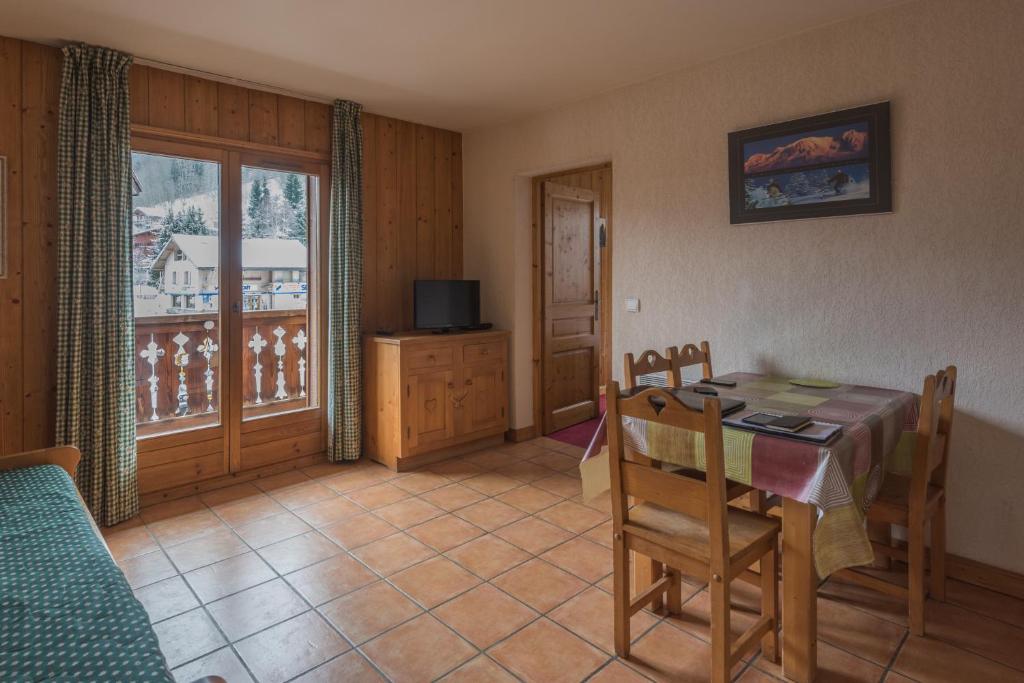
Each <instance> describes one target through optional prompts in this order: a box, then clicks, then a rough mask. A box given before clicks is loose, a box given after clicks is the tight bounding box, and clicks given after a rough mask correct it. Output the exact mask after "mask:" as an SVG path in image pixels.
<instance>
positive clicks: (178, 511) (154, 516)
mask: <svg viewBox="0 0 1024 683" xmlns="http://www.w3.org/2000/svg"><path fill="white" fill-rule="evenodd" d="M205 509H206V503H204V502H203V501H201V500H200V499H199V498H198V497H197V496H189V497H188V498H178V499H177V500H169V501H167V502H166V503H157V504H156V505H149V506H147V507H144V508H142V510H141V511H140V512H139V519H141V520H142V521H143V522H144V523H146V524H154V523H156V522H159V521H161V520H164V519H169V518H171V517H181V516H183V515H187V514H189V513H191V512H198V511H200V510H205Z"/></svg>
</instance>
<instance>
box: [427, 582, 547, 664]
mask: <svg viewBox="0 0 1024 683" xmlns="http://www.w3.org/2000/svg"><path fill="white" fill-rule="evenodd" d="M433 615H434V616H435V617H437V618H438V619H440V620H441V621H443V622H444V623H446V624H448V625H449V626H451V627H452V628H453V629H455V630H456V631H458V632H459V634H461V635H462V637H463V638H465V639H466V640H468V641H469V642H471V643H473V644H474V645H476V646H477V647H478V648H480V649H481V650H486V649H487V648H489V647H490V646H491V645H494V644H495V643H496V642H498V641H499V640H501V639H502V638H504V637H505V636H507V635H509V634H510V633H512V632H513V631H515V630H517V629H519V628H521V627H523V626H525V625H526V624H528V623H530V622H531V621H533V620H534V619H536V618H537V617H538V616H539V615H538V614H537V612H535V611H533V610H532V609H530V608H529V607H527V606H526V605H524V604H522V603H521V602H518V601H517V600H514V599H513V598H511V597H509V596H508V595H507V594H506V593H503V592H501V591H500V590H498V589H497V588H495V587H493V586H491V585H490V584H486V583H485V584H482V585H479V586H477V587H476V588H474V589H473V590H471V591H468V592H466V593H463V594H462V595H460V596H459V597H457V598H455V599H454V600H450V601H448V602H446V603H445V604H443V605H441V606H440V607H438V608H436V609H434V611H433Z"/></svg>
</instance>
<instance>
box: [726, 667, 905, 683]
mask: <svg viewBox="0 0 1024 683" xmlns="http://www.w3.org/2000/svg"><path fill="white" fill-rule="evenodd" d="M779 680H780V679H778V678H776V677H775V676H769V675H768V674H766V673H765V672H763V671H761V670H760V669H755V668H754V667H752V666H751V667H749V668H748V669H747V670H746V671H744V672H743V675H742V676H740V677H739V678H737V679H736V683H778V681H779ZM885 680H886V681H888V680H889V679H888V678H886V679H885ZM908 680H909V679H908Z"/></svg>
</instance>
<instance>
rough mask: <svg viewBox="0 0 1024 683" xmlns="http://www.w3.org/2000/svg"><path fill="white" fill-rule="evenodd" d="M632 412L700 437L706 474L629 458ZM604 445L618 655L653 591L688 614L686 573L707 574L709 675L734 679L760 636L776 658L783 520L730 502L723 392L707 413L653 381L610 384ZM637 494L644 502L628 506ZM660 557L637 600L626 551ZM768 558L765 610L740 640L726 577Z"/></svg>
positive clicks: (736, 575) (708, 401) (626, 652)
mask: <svg viewBox="0 0 1024 683" xmlns="http://www.w3.org/2000/svg"><path fill="white" fill-rule="evenodd" d="M623 417H634V418H639V419H642V420H648V421H650V422H656V423H660V424H664V425H669V426H672V427H677V428H682V429H689V430H692V431H696V432H702V433H703V434H704V452H705V455H706V460H707V481H706V482H701V481H697V480H694V479H691V478H689V477H684V476H680V475H678V474H674V473H671V472H666V471H662V470H659V469H655V468H653V467H648V466H644V465H642V464H639V463H635V462H631V461H629V460H627V459H626V457H625V455H626V454H625V448H624V446H623V440H622V418H623ZM608 444H609V458H608V460H609V463H610V467H611V495H612V524H613V554H614V587H615V588H614V590H615V600H614V602H615V616H614V618H615V652H616V653H617V654H618V655H620V656H622V657H628V656H629V645H630V623H629V622H630V617H632V615H634V614H636V613H637V612H638V611H640V610H641V609H643V608H644V606H646V605H647V604H648V603H649V602H651V601H652V599H654V598H655V597H660V596H661V595H662V594H664V595H666V597H667V599H668V606H669V611H671V612H675V613H679V612H681V611H682V599H681V587H680V573H679V570H681V571H684V572H686V573H687V574H689V575H693V576H701V577H705V578H706V579H707V581H708V591H709V592H710V594H711V653H712V664H711V672H712V676H711V678H712V681H715V682H716V683H717V682H724V681H728V680H729V673H730V670H731V668H732V666H733V665H734V664H735V663H736V662H738V661H740V659H741V658H742V657H743V656H745V655H746V654H747V653H748V652H751V651H753V650H754V649H755V648H756V647H757V645H758V641H759V640H760V645H761V650H762V652H763V654H764V656H765V657H766V658H767V659H769V660H771V661H773V662H777V661H778V658H779V648H778V628H779V599H778V582H777V581H776V571H777V567H778V563H779V543H778V542H779V530H780V524H779V521H778V520H776V519H774V518H771V517H766V516H763V515H759V514H756V513H753V512H747V511H746V510H737V509H735V508H730V507H728V505H727V504H726V480H725V456H724V447H723V443H722V410H721V403H720V402H719V400H718V399H717V398H705V399H704V410H703V412H700V411H697V410H692V409H690V408H687V407H686V406H685V405H683V404H682V403H681V402H680V401H679V400H677V399H676V398H675V397H674V396H672V394H670V393H668V392H667V391H665V390H663V389H659V388H649V389H643V390H639V391H633V392H628V395H627V396H622V395H620V394H619V384H618V382H611V383H610V384H609V390H608ZM630 496H633V497H634V498H635V499H636V500H637V501H638V502H637V504H636V505H635V506H634V507H632V508H630V506H629V504H628V501H629V500H630ZM630 551H634V552H637V553H641V554H643V555H646V556H648V557H651V558H654V559H655V560H656V561H658V562H661V563H663V564H664V566H666V567H670V569H666V570H665V571H664V572H663V574H662V576H661V577H660V578H658V579H657V580H656V581H655V582H654V583H653V584H652V585H651V586H650V587H649V588H647V589H646V590H645V591H644V592H643V593H641V594H640V595H638V596H637V597H636V598H632V597H631V595H630V590H629V552H630ZM759 560H760V561H761V562H762V566H763V569H764V570H763V571H762V573H761V579H760V582H761V616H760V618H759V619H757V621H756V622H755V623H754V625H753V626H752V627H751V628H750V629H748V630H747V631H746V632H744V633H743V634H742V635H741V636H739V638H737V639H735V641H734V640H733V639H732V636H731V631H730V624H729V619H730V603H729V593H730V584H731V582H732V580H733V579H736V578H739V577H741V576H742V575H744V574H745V573H747V568H748V567H750V566H751V565H752V564H753V563H755V562H757V561H759Z"/></svg>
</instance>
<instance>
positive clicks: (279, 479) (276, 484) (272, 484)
mask: <svg viewBox="0 0 1024 683" xmlns="http://www.w3.org/2000/svg"><path fill="white" fill-rule="evenodd" d="M309 481H312V480H311V479H310V478H309V477H307V476H306V474H305V473H304V472H302V471H301V470H288V471H287V472H281V473H280V474H272V475H270V476H269V477H262V478H260V479H256V480H254V481H253V482H252V483H253V485H254V486H256V488H258V489H260V490H261V491H276V490H277V489H285V488H288V487H289V486H298V485H300V484H305V483H307V482H309Z"/></svg>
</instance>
